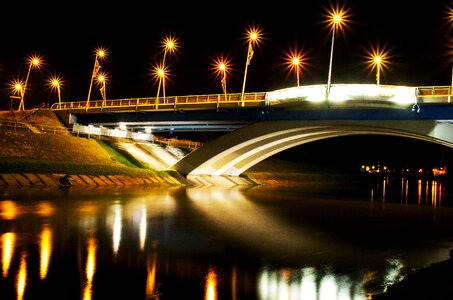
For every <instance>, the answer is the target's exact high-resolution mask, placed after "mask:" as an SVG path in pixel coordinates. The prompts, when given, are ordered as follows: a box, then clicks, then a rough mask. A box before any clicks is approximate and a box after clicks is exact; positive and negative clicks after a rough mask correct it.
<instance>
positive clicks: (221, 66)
mask: <svg viewBox="0 0 453 300" xmlns="http://www.w3.org/2000/svg"><path fill="white" fill-rule="evenodd" d="M226 69H227V66H226V63H225V62H220V63H219V72H220V73H221V75H222V79H221V80H220V83H221V85H222V91H223V93H224V94H225V101H226V99H227V85H226V82H227V79H226Z"/></svg>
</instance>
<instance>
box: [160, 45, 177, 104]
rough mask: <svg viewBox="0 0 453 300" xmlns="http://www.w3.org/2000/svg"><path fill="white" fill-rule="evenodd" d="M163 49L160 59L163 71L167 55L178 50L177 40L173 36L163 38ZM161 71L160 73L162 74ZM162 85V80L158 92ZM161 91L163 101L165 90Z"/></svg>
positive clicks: (165, 67)
mask: <svg viewBox="0 0 453 300" xmlns="http://www.w3.org/2000/svg"><path fill="white" fill-rule="evenodd" d="M163 48H164V56H163V58H162V69H163V70H164V69H167V63H166V58H167V53H170V54H171V53H174V52H176V51H177V49H178V40H177V38H175V37H173V36H167V37H165V38H164V42H163ZM163 70H162V72H163ZM159 76H160V75H159ZM162 76H163V75H162ZM159 78H162V77H159ZM163 83H164V80H159V87H158V90H160V86H161V84H163ZM163 90H164V92H163V93H164V101H165V89H163ZM158 93H159V92H158ZM158 97H159V96H158Z"/></svg>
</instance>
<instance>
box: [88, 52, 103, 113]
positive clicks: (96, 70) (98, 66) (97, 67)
mask: <svg viewBox="0 0 453 300" xmlns="http://www.w3.org/2000/svg"><path fill="white" fill-rule="evenodd" d="M95 51H96V56H95V58H94V67H93V72H92V73H91V80H90V88H89V90H88V97H87V103H86V108H88V104H89V102H90V96H91V89H92V87H93V80H94V78H95V77H96V76H98V73H99V70H100V69H101V64H100V63H99V60H100V59H102V58H104V57H106V55H107V51H106V50H105V49H103V48H98V49H96V50H95Z"/></svg>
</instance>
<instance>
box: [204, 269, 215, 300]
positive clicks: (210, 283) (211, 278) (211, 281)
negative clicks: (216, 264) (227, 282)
mask: <svg viewBox="0 0 453 300" xmlns="http://www.w3.org/2000/svg"><path fill="white" fill-rule="evenodd" d="M204 299H205V300H216V299H217V274H216V273H215V271H214V269H213V268H210V269H209V272H208V274H207V275H206V282H205V297H204Z"/></svg>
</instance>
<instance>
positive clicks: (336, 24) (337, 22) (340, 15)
mask: <svg viewBox="0 0 453 300" xmlns="http://www.w3.org/2000/svg"><path fill="white" fill-rule="evenodd" d="M328 17H329V18H328V20H327V23H328V24H329V26H330V27H331V30H332V44H331V47H330V60H329V75H328V78H327V90H326V96H327V97H326V98H327V99H328V98H329V95H330V87H331V81H332V62H333V49H334V44H335V32H336V31H337V30H338V29H341V28H342V27H343V26H344V25H345V24H346V23H347V22H348V19H347V16H346V11H345V10H344V9H343V8H340V7H334V6H331V8H330V10H329V11H328Z"/></svg>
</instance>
